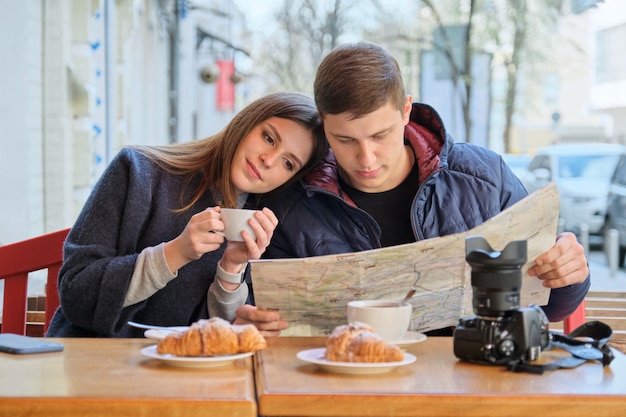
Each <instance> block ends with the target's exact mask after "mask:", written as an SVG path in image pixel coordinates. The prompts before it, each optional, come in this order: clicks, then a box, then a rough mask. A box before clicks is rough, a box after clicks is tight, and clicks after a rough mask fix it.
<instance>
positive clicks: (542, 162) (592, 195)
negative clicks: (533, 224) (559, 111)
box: [522, 143, 626, 235]
mask: <svg viewBox="0 0 626 417" xmlns="http://www.w3.org/2000/svg"><path fill="white" fill-rule="evenodd" d="M624 153H626V146H623V145H618V144H609V143H575V144H557V145H551V146H547V147H545V148H541V149H539V150H538V151H537V153H536V154H535V156H534V158H533V160H532V161H531V162H530V165H529V166H528V170H529V174H528V175H526V176H524V177H523V179H522V181H523V182H524V186H525V187H526V189H527V190H528V192H529V193H531V192H533V191H535V190H537V189H538V188H540V187H542V186H543V185H545V184H547V183H548V182H550V181H554V182H555V183H556V186H557V189H558V191H559V196H560V203H561V209H560V217H561V219H562V220H563V221H564V227H565V230H567V231H571V232H574V233H577V234H578V233H580V230H581V226H582V225H583V224H585V225H587V227H588V228H589V229H588V230H589V233H590V234H595V235H600V234H602V231H603V226H604V220H605V215H606V207H607V196H608V193H609V183H610V180H611V175H612V174H613V171H614V170H615V166H616V165H617V162H618V160H619V158H620V155H621V154H624Z"/></svg>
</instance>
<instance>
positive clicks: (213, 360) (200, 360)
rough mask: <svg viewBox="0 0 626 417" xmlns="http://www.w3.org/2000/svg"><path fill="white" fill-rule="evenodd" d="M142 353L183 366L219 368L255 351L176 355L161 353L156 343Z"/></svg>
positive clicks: (173, 364) (142, 350) (169, 363)
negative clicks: (231, 353) (218, 354)
mask: <svg viewBox="0 0 626 417" xmlns="http://www.w3.org/2000/svg"><path fill="white" fill-rule="evenodd" d="M141 354H142V355H144V356H147V357H149V358H152V359H158V360H161V361H163V362H165V363H166V364H168V365H171V366H179V367H183V368H217V367H220V366H227V365H230V364H232V363H233V362H234V361H236V360H237V359H242V358H247V357H248V356H252V355H253V354H254V352H245V353H238V354H236V355H223V356H201V357H200V356H175V355H161V354H160V353H158V352H157V350H156V345H152V346H148V347H145V348H143V349H141Z"/></svg>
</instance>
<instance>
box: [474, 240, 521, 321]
mask: <svg viewBox="0 0 626 417" xmlns="http://www.w3.org/2000/svg"><path fill="white" fill-rule="evenodd" d="M465 259H466V260H467V262H468V263H469V264H470V266H471V267H472V271H471V283H472V294H473V295H472V306H473V309H474V313H475V314H476V315H478V316H483V317H494V316H495V317H500V316H503V315H504V313H505V312H507V311H510V310H515V309H517V308H519V306H520V287H521V285H522V271H521V267H522V265H524V263H525V262H526V241H525V240H519V241H513V242H510V243H509V244H508V245H507V246H506V247H505V248H504V250H503V251H502V252H498V251H494V250H493V249H492V248H491V246H489V244H488V243H487V241H486V240H485V239H483V238H482V237H479V236H471V237H468V238H467V239H466V257H465Z"/></svg>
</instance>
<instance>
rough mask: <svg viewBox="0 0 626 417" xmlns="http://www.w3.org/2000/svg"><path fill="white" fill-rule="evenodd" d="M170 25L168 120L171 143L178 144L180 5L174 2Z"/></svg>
mask: <svg viewBox="0 0 626 417" xmlns="http://www.w3.org/2000/svg"><path fill="white" fill-rule="evenodd" d="M169 24H170V85H169V93H168V98H169V101H170V115H169V120H168V127H169V142H170V143H176V142H178V88H179V82H178V72H179V62H178V61H179V57H180V4H179V1H178V0H176V1H174V16H172V19H171V20H170V22H169Z"/></svg>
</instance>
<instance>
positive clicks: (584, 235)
mask: <svg viewBox="0 0 626 417" xmlns="http://www.w3.org/2000/svg"><path fill="white" fill-rule="evenodd" d="M580 244H581V245H583V248H585V255H587V256H589V225H588V224H587V223H583V224H581V225H580Z"/></svg>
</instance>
